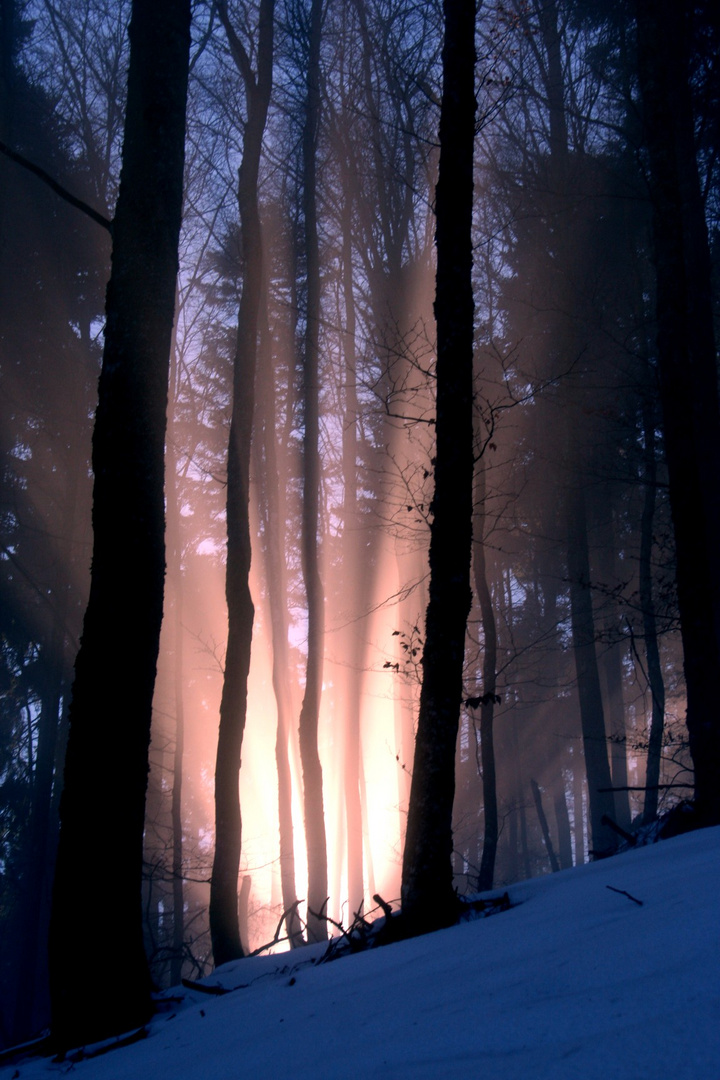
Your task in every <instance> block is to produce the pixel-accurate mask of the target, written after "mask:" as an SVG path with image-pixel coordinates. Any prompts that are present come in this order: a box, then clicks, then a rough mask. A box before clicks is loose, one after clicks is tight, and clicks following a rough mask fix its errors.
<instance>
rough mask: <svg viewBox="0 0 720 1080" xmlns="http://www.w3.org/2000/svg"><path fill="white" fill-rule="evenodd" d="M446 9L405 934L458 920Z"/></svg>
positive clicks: (462, 424)
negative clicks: (430, 438) (432, 392)
mask: <svg viewBox="0 0 720 1080" xmlns="http://www.w3.org/2000/svg"><path fill="white" fill-rule="evenodd" d="M443 8H444V20H445V41H444V45H443V94H442V103H441V110H440V167H439V178H438V184H437V191H436V217H437V221H436V234H435V235H436V244H437V277H436V295H435V318H436V322H437V411H436V422H435V430H436V440H437V443H436V457H435V493H434V497H433V503H432V513H433V518H432V523H431V527H430V597H429V602H428V608H427V614H426V620H425V647H424V651H423V662H422V665H423V681H422V690H421V695H420V715H419V719H418V730H417V737H416V740H415V756H414V764H413V777H412V785H411V790H410V806H409V808H408V823H407V834H406V839H405V849H404V852H403V869H402V907H403V918H404V919H405V920H406V923H407V926H408V929H409V931H410V932H422V931H426V930H432V929H436V928H438V927H441V926H447V925H448V924H450V923H452V922H453V921H454V919H455V917H456V913H457V909H456V901H455V896H454V893H453V888H452V808H453V798H454V794H455V743H456V740H457V732H458V722H459V716H460V703H461V698H462V674H463V661H464V657H465V634H466V627H467V617H468V614H469V611H470V603H471V591H470V556H471V545H472V473H473V417H472V384H473V317H474V304H473V291H472V204H473V147H474V139H475V112H476V107H477V106H476V101H475V4H474V3H472V2H470V3H469V2H462V3H458V2H457V0H445V3H444V5H443Z"/></svg>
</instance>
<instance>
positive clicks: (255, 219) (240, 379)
mask: <svg viewBox="0 0 720 1080" xmlns="http://www.w3.org/2000/svg"><path fill="white" fill-rule="evenodd" d="M273 11H274V0H263V2H262V3H261V5H260V13H259V26H258V73H257V78H255V76H254V75H253V73H252V71H251V70H250V62H249V59H248V57H247V54H246V52H245V49H244V47H243V45H242V43H241V42H240V40H239V39H238V37H237V35H236V34H235V32H234V30H233V28H232V25H231V23H230V21H229V19H228V16H227V12H226V8H225V5H224V4H222V5H221V6H220V17H221V20H222V22H223V25H224V27H225V31H226V34H227V37H228V41H229V43H230V49H231V52H232V54H233V57H234V59H235V63H236V66H237V68H238V71H239V72H240V74H241V76H242V78H243V79H244V82H245V91H246V96H247V113H248V116H247V123H246V125H245V129H244V134H243V156H242V162H241V165H240V168H239V170H238V209H239V212H240V227H241V232H242V250H243V284H242V297H241V300H240V310H239V312H238V328H237V344H236V350H235V362H234V368H233V402H232V418H231V421H230V442H229V446H228V472H227V567H226V578H225V596H226V599H227V606H228V642H227V650H226V654H225V677H224V680H223V690H222V697H221V700H220V728H219V731H218V746H217V757H216V761H215V856H214V859H213V867H212V874H211V878H210V937H211V939H212V947H213V957H214V960H215V964H216V965H218V964H224V963H226V962H227V961H228V960H236V959H238V957H241V956H243V955H244V952H243V947H242V943H241V941H240V928H239V925H238V875H239V872H240V852H241V847H242V817H241V812H240V794H239V791H238V781H239V773H240V760H241V754H242V741H243V735H244V732H245V722H246V719H247V692H248V675H249V672H250V651H251V646H252V630H253V620H254V617H255V607H254V605H253V601H252V596H251V595H250V561H251V557H252V547H251V543H250V446H251V441H252V428H253V412H254V403H255V369H256V367H257V351H258V325H259V317H260V303H261V297H262V288H263V270H262V266H263V250H262V236H261V229H260V212H259V208H258V173H259V169H260V156H261V153H262V140H263V133H264V131H265V121H266V118H267V110H268V104H269V101H270V90H271V86H272V64H273Z"/></svg>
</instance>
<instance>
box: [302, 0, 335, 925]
mask: <svg viewBox="0 0 720 1080" xmlns="http://www.w3.org/2000/svg"><path fill="white" fill-rule="evenodd" d="M321 21H322V0H312V5H311V10H310V27H309V43H308V44H309V58H308V71H307V84H306V90H307V97H306V102H305V125H304V129H303V200H302V201H303V215H304V219H305V260H306V267H307V322H306V326H305V350H304V356H303V399H304V405H305V429H304V433H303V506H302V567H303V577H304V579H305V592H306V596H307V613H308V643H307V668H306V674H305V694H304V696H303V702H302V708H301V710H300V756H301V758H302V768H303V799H304V809H305V837H306V841H307V858H308V918H307V932H308V941H323V940H325V938H327V924H326V923H325V921H324V919H323V918H321V917H319V916H320V915H321V913H323V912H324V908H325V903H326V901H327V898H328V892H327V888H328V870H327V842H326V838H325V811H324V807H323V779H322V765H321V764H320V754H319V752H318V721H319V718H320V697H321V693H322V673H323V649H324V639H325V596H324V594H323V585H322V579H321V577H320V562H319V552H318V529H319V524H320V511H319V500H320V451H319V438H320V404H319V398H320V375H319V359H320V339H319V336H320V246H319V240H318V226H317V177H316V170H317V141H318V128H319V123H320V30H321Z"/></svg>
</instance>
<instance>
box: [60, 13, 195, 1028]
mask: <svg viewBox="0 0 720 1080" xmlns="http://www.w3.org/2000/svg"><path fill="white" fill-rule="evenodd" d="M189 47H190V4H189V0H158V2H157V3H155V4H153V5H151V6H149V5H147V4H144V3H142V2H135V3H134V4H133V14H132V20H131V24H130V52H131V58H130V70H129V75H128V99H127V108H126V118H125V140H124V151H123V165H122V173H121V182H120V193H119V196H118V203H117V210H116V214H115V219H114V221H113V255H112V274H111V279H110V283H109V285H108V292H107V301H106V315H107V325H106V331H105V348H104V354H103V368H102V373H101V376H100V385H99V400H98V410H97V414H96V419H95V430H94V437H93V469H94V473H95V484H94V490H93V531H94V543H93V562H92V576H91V587H90V599H89V602H88V607H87V611H86V614H85V622H84V627H83V637H82V642H81V646H80V651H79V653H78V656H77V660H76V664H75V681H74V685H73V700H72V705H71V710H70V734H69V741H68V750H67V758H66V765H65V788H64V791H63V796H62V802H61V811H60V816H61V830H60V842H59V850H58V860H57V869H56V875H55V887H54V893H53V909H52V917H51V925H50V952H49V955H50V990H51V1000H52V1010H53V1018H52V1025H53V1026H52V1032H53V1039H54V1042H55V1043H56V1044H57V1045H58V1046H59V1047H61V1048H62V1047H67V1046H70V1045H77V1044H80V1043H83V1042H88V1041H91V1040H93V1039H97V1038H103V1037H105V1036H107V1035H111V1034H115V1033H117V1032H119V1031H123V1030H126V1029H128V1028H131V1027H133V1026H136V1025H138V1024H142V1023H144V1021H145V1020H147V1018H148V1017H149V1015H150V1014H151V1012H152V1002H151V984H150V977H149V972H148V965H147V959H146V957H145V953H144V948H143V939H142V912H141V900H140V896H141V891H140V886H141V877H142V840H143V826H144V811H145V792H146V786H147V770H148V744H149V739H150V721H151V714H152V697H153V689H154V683H155V668H156V661H157V653H158V642H159V635H160V623H161V620H162V609H163V579H164V572H165V544H164V494H163V483H164V456H163V455H164V441H165V425H166V408H167V389H168V366H169V355H170V343H171V336H172V328H173V310H174V302H175V282H176V274H177V261H178V237H179V230H180V215H181V206H182V184H183V158H184V135H185V104H186V96H187V78H188V57H189ZM78 874H82V875H83V876H84V877H86V878H87V879H88V880H90V881H92V883H93V888H92V889H91V890H81V891H80V894H79V892H78ZM99 899H100V901H101V902H98V900H99ZM108 926H111V927H112V932H113V936H114V954H115V955H116V957H117V958H118V963H117V970H116V972H115V975H114V977H113V979H112V980H110V982H109V984H108V986H107V987H106V988H105V991H104V992H103V993H102V994H99V993H98V991H97V987H96V986H95V985H94V983H93V981H92V980H91V979H89V978H88V976H87V972H86V971H85V970H84V969H83V967H82V965H81V964H80V963H78V948H79V944H80V943H81V942H86V943H88V947H89V948H95V947H97V943H98V942H100V941H102V940H103V939H104V938H105V936H106V934H107V928H108Z"/></svg>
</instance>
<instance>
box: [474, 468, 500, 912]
mask: <svg viewBox="0 0 720 1080" xmlns="http://www.w3.org/2000/svg"><path fill="white" fill-rule="evenodd" d="M475 478H476V479H475V515H474V530H473V531H474V536H473V540H474V559H473V570H474V577H475V592H476V593H477V597H478V601H479V603H480V614H481V617H482V627H483V649H484V651H483V682H482V691H483V693H482V702H481V704H480V759H481V762H482V788H483V806H484V816H485V829H484V835H483V849H482V859H481V862H480V874H479V876H478V890H479V891H480V892H484V891H485V890H487V889H492V887H493V878H494V876H495V858H496V856H497V844H498V804H497V782H496V775H495V743H494V740H493V723H494V719H495V690H496V685H495V669H496V667H497V628H496V625H495V611H494V610H493V603H492V595H491V593H490V587H489V585H488V579H487V568H486V563H485V546H484V545H485V495H486V483H485V461H484V460H483V458H482V457H481V458H480V460H479V461H478V462H477V464H476V466H475Z"/></svg>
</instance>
